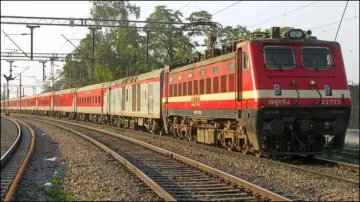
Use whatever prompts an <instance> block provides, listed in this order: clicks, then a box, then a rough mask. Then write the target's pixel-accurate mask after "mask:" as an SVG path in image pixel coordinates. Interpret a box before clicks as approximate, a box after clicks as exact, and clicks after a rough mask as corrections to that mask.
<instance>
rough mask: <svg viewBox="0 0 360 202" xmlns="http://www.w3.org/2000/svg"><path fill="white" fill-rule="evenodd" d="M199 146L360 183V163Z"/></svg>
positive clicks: (334, 178)
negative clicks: (258, 154) (278, 157)
mask: <svg viewBox="0 0 360 202" xmlns="http://www.w3.org/2000/svg"><path fill="white" fill-rule="evenodd" d="M53 120H54V119H53ZM71 122H74V121H71ZM82 124H83V123H82ZM101 126H102V127H105V128H111V129H114V128H116V127H113V126H105V125H101ZM122 130H128V131H131V132H138V133H146V134H147V135H149V133H147V132H140V131H134V130H131V129H123V128H122ZM153 137H156V138H157V137H159V136H157V135H153ZM162 138H171V139H173V140H176V141H178V140H177V138H176V137H173V136H169V137H162ZM198 146H200V147H207V148H211V149H214V150H216V151H218V152H225V153H226V154H228V155H241V156H242V157H245V158H250V159H254V160H261V161H263V162H266V163H271V164H276V165H279V166H284V167H288V168H291V169H293V170H298V171H302V172H307V173H312V174H315V175H318V176H322V177H326V178H329V179H333V180H338V181H343V182H347V183H351V184H355V185H359V165H356V164H349V163H345V162H340V161H333V160H328V159H322V158H313V159H311V158H307V157H302V156H299V157H297V158H288V159H286V160H274V159H268V158H264V157H261V158H258V157H255V156H251V155H244V154H242V153H240V152H236V151H228V150H227V149H224V148H218V147H213V146H208V145H204V144H198Z"/></svg>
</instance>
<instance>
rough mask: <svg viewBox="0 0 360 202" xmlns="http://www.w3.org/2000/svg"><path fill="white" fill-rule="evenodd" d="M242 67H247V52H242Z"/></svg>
mask: <svg viewBox="0 0 360 202" xmlns="http://www.w3.org/2000/svg"><path fill="white" fill-rule="evenodd" d="M243 68H244V69H249V54H248V52H244V53H243Z"/></svg>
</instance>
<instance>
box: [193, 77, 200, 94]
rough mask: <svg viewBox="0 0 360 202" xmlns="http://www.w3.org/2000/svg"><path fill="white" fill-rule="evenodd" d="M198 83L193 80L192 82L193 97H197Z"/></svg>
mask: <svg viewBox="0 0 360 202" xmlns="http://www.w3.org/2000/svg"><path fill="white" fill-rule="evenodd" d="M198 90H199V89H198V81H197V80H195V81H194V95H198Z"/></svg>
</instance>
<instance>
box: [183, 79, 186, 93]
mask: <svg viewBox="0 0 360 202" xmlns="http://www.w3.org/2000/svg"><path fill="white" fill-rule="evenodd" d="M183 96H186V82H184V83H183Z"/></svg>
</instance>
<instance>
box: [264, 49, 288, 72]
mask: <svg viewBox="0 0 360 202" xmlns="http://www.w3.org/2000/svg"><path fill="white" fill-rule="evenodd" d="M265 65H266V66H267V67H268V68H270V69H292V68H294V67H295V59H294V52H293V50H292V49H291V48H290V47H265Z"/></svg>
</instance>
